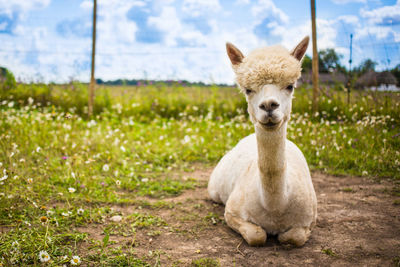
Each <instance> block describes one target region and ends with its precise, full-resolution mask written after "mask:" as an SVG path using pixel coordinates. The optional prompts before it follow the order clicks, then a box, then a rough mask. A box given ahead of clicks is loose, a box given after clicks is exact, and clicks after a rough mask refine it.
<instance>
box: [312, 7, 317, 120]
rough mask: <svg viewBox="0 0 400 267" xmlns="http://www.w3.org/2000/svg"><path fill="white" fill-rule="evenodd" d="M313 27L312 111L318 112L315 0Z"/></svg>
mask: <svg viewBox="0 0 400 267" xmlns="http://www.w3.org/2000/svg"><path fill="white" fill-rule="evenodd" d="M311 26H312V44H313V57H312V83H313V101H312V110H313V112H316V111H317V110H318V94H319V87H318V50H317V25H316V22H315V0H311Z"/></svg>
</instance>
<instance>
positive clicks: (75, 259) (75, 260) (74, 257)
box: [70, 256, 81, 265]
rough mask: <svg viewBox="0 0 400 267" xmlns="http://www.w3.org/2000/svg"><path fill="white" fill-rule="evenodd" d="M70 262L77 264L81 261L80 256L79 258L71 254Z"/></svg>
mask: <svg viewBox="0 0 400 267" xmlns="http://www.w3.org/2000/svg"><path fill="white" fill-rule="evenodd" d="M70 262H71V265H79V264H80V263H81V258H79V256H73V257H72V259H71V261H70Z"/></svg>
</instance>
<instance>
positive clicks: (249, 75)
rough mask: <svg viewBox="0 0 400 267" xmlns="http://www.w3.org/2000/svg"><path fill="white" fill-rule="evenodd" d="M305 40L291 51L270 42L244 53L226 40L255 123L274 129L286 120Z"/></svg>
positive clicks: (269, 129)
mask: <svg viewBox="0 0 400 267" xmlns="http://www.w3.org/2000/svg"><path fill="white" fill-rule="evenodd" d="M308 42H309V38H308V36H307V37H305V38H304V39H303V40H302V41H301V42H300V43H299V44H298V45H297V46H296V47H295V48H294V49H293V50H292V51H288V50H287V49H285V48H284V47H282V46H270V47H265V48H260V49H256V50H254V51H252V52H251V53H250V54H249V55H248V56H246V57H245V56H243V54H242V52H240V50H239V49H238V48H236V47H235V46H234V45H233V44H231V43H227V44H226V49H227V53H228V56H229V58H230V60H231V62H232V67H233V70H234V72H235V74H236V81H237V83H238V85H239V87H240V89H241V91H242V92H243V93H244V94H245V96H246V100H247V103H248V111H249V114H250V119H251V121H252V122H253V123H254V124H255V126H256V127H259V128H261V129H264V130H268V131H274V130H277V129H279V128H281V126H282V125H283V124H284V123H286V122H287V121H288V120H289V117H290V111H291V109H292V95H293V90H294V88H295V86H296V81H297V79H298V78H299V77H300V75H301V61H302V59H303V56H304V54H305V52H306V50H307V46H308Z"/></svg>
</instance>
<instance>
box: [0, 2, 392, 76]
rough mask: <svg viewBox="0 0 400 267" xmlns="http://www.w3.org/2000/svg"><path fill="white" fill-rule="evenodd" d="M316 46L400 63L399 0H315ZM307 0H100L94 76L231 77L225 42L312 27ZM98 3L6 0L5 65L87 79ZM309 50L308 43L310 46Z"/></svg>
mask: <svg viewBox="0 0 400 267" xmlns="http://www.w3.org/2000/svg"><path fill="white" fill-rule="evenodd" d="M316 2H317V3H316V4H317V27H318V28H317V32H318V41H319V42H318V49H324V48H334V49H335V50H336V51H337V52H339V53H340V54H342V55H343V59H342V63H343V64H345V65H346V66H348V63H347V62H348V59H349V42H350V37H349V36H350V34H351V33H352V34H353V35H354V39H353V62H354V64H355V65H357V64H359V63H360V62H361V61H363V60H365V59H366V58H371V59H372V60H374V61H376V62H377V63H378V69H379V70H384V69H387V68H392V67H394V66H396V65H397V64H400V0H398V1H384V0H373V1H369V0H324V1H321V0H317V1H316ZM309 5H310V1H309V0H297V1H289V0H279V1H278V0H153V1H147V0H98V25H97V27H98V32H97V35H98V39H97V55H96V78H102V79H105V80H109V79H118V78H126V79H142V78H147V79H186V80H190V81H203V82H207V83H210V82H217V83H233V73H232V71H231V68H230V65H229V61H228V58H227V56H226V54H225V42H226V41H230V42H232V43H234V44H235V45H236V46H238V47H239V48H240V49H241V50H242V51H243V52H244V53H245V54H246V53H248V52H249V51H251V50H252V49H254V48H256V47H259V46H265V45H272V44H277V43H281V44H282V45H284V46H285V47H287V48H289V49H291V48H292V47H293V46H295V45H296V43H297V42H299V41H300V40H301V39H302V38H303V37H304V36H305V35H310V33H311V22H310V6H309ZM92 7H93V6H92V1H90V0H30V1H24V0H0V43H1V46H0V66H5V67H7V68H9V69H11V70H12V71H13V72H14V73H15V75H16V76H17V77H18V78H19V79H20V80H24V81H45V82H49V81H55V82H65V81H69V80H70V79H78V80H81V81H88V80H89V77H90V53H91V27H92V25H91V20H92V17H91V16H92ZM307 53H308V54H309V55H310V54H311V47H310V48H309V50H308V52H307Z"/></svg>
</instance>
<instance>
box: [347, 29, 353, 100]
mask: <svg viewBox="0 0 400 267" xmlns="http://www.w3.org/2000/svg"><path fill="white" fill-rule="evenodd" d="M352 56H353V34H350V59H349V82H348V86H347V105H350V91H351V86H352V83H351V82H352V81H351V78H352V77H351V74H352V73H351V63H352V62H353V58H352Z"/></svg>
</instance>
